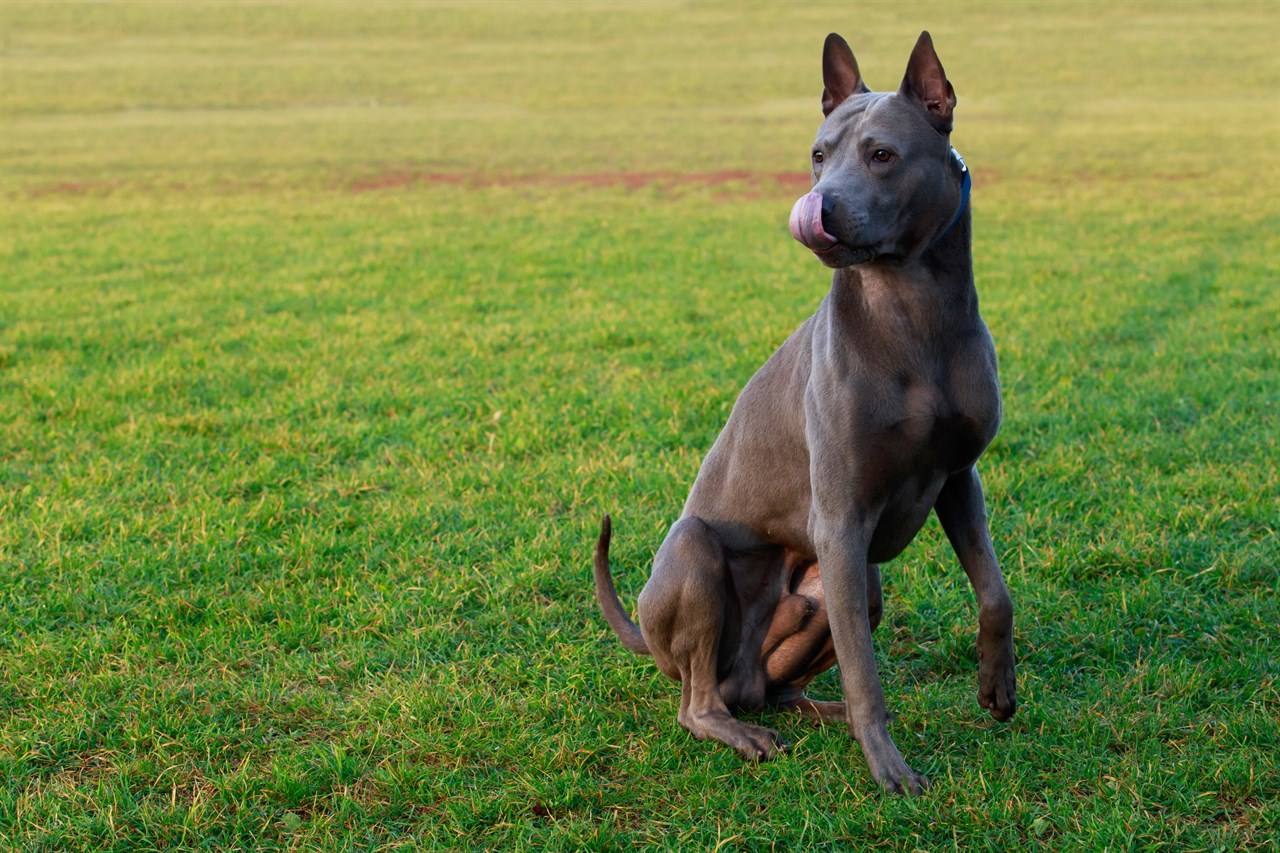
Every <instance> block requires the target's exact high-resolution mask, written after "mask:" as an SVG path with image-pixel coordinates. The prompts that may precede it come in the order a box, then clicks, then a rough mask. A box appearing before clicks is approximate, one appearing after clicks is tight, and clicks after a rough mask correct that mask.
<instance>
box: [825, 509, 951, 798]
mask: <svg viewBox="0 0 1280 853" xmlns="http://www.w3.org/2000/svg"><path fill="white" fill-rule="evenodd" d="M815 510H816V507H815ZM811 528H812V534H813V542H814V546H815V550H816V551H817V553H818V566H819V568H820V570H821V572H822V586H823V590H824V592H825V595H826V600H827V613H828V619H829V621H830V625H831V638H832V641H833V642H834V644H835V648H836V659H837V661H838V662H839V664H840V682H841V686H842V687H843V688H844V702H845V711H846V714H847V717H848V721H849V733H850V734H851V735H852V736H853V737H854V738H855V739H856V740H857V741H858V743H859V744H860V745H861V746H862V754H863V755H864V756H865V757H866V759H867V765H868V766H869V767H870V768H871V775H872V776H873V777H875V780H876V781H877V782H879V783H880V785H881V786H882V787H884V788H885V789H886V790H888V791H891V792H893V793H897V794H905V793H911V794H919V793H921V792H922V791H923V790H924V789H925V788H926V787H927V786H928V784H929V780H928V779H926V778H925V777H924V776H921V775H918V774H917V773H915V772H914V771H913V770H912V769H911V768H910V767H908V766H907V762H906V761H905V760H903V758H902V753H900V752H899V751H898V747H897V745H895V744H894V742H893V738H892V737H890V735H889V727H888V722H889V714H888V711H887V710H886V708H885V703H884V690H883V689H882V688H881V686H880V675H879V673H878V672H877V671H876V657H875V650H874V649H873V648H872V645H871V620H870V617H869V616H868V613H867V573H868V567H867V544H868V542H869V532H868V531H867V529H866V526H865V525H862V524H858V523H850V522H849V521H847V520H845V519H840V518H837V517H834V516H831V515H826V516H824V515H822V514H821V513H820V512H817V511H815V513H814V518H813V519H812V520H811Z"/></svg>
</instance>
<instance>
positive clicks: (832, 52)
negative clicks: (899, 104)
mask: <svg viewBox="0 0 1280 853" xmlns="http://www.w3.org/2000/svg"><path fill="white" fill-rule="evenodd" d="M822 87H823V88H822V114H823V115H824V116H829V115H831V111H832V110H834V109H835V108H836V107H838V106H840V105H841V104H842V103H844V100H845V98H847V97H849V96H850V95H861V94H863V93H864V92H870V91H871V90H870V89H868V88H867V84H866V83H863V82H862V72H860V71H858V60H856V59H854V58H853V51H852V50H850V49H849V43H848V42H846V41H845V40H844V39H842V38H840V36H838V35H836V34H835V33H832V34H831V35H829V36H827V43H826V44H824V45H823V46H822Z"/></svg>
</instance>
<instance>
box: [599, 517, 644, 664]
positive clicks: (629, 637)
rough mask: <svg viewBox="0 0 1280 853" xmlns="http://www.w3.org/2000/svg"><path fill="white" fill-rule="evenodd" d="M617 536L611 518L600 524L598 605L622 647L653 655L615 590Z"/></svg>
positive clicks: (603, 520)
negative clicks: (612, 552) (612, 545)
mask: <svg viewBox="0 0 1280 853" xmlns="http://www.w3.org/2000/svg"><path fill="white" fill-rule="evenodd" d="M612 536H613V524H612V522H611V521H610V520H609V516H607V515H606V516H605V517H604V518H603V519H602V520H601V522H600V539H599V540H598V541H597V542H596V559H595V575H596V601H598V602H599V603H600V610H601V612H602V613H604V618H605V619H606V620H607V621H608V623H609V627H610V628H612V629H613V633H615V634H617V635H618V639H619V640H621V641H622V645H624V646H626V647H627V648H628V649H630V650H631V651H633V652H635V653H636V654H638V655H647V654H650V652H649V646H648V644H647V643H645V641H644V634H642V633H640V626H639V625H637V624H636V623H635V622H632V621H631V617H630V616H628V615H627V611H626V610H625V609H624V608H623V606H622V602H621V601H619V600H618V591H617V590H616V589H614V587H613V576H612V575H611V574H609V540H610V538H612Z"/></svg>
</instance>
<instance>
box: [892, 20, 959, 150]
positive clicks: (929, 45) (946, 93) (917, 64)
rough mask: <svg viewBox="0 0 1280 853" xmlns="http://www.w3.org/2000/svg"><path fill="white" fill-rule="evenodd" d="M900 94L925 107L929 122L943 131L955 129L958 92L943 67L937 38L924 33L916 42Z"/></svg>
mask: <svg viewBox="0 0 1280 853" xmlns="http://www.w3.org/2000/svg"><path fill="white" fill-rule="evenodd" d="M898 94H899V95H904V96H906V97H908V98H911V99H912V100H913V101H915V102H916V103H918V104H920V106H922V107H924V109H925V112H926V113H928V115H929V123H930V124H932V125H933V127H934V129H935V130H937V131H938V132H939V133H950V132H951V111H952V110H954V109H955V108H956V92H955V89H952V88H951V83H950V81H948V80H947V73H946V72H945V71H943V70H942V63H941V62H940V61H939V60H938V54H937V53H936V52H935V51H934V49H933V39H931V38H929V33H928V32H927V31H926V32H923V33H921V34H920V38H919V40H918V41H916V47H915V50H913V51H911V58H910V59H909V60H907V74H906V76H905V77H903V78H902V86H901V87H899V89H898Z"/></svg>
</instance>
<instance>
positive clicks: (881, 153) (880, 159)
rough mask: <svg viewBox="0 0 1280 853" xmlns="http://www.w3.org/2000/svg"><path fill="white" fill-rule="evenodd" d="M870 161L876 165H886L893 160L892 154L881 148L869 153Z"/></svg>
mask: <svg viewBox="0 0 1280 853" xmlns="http://www.w3.org/2000/svg"><path fill="white" fill-rule="evenodd" d="M871 159H872V160H875V161H876V162H877V163H888V162H889V161H890V160H892V159H893V152H892V151H886V150H884V149H883V148H877V149H876V150H875V151H873V152H871Z"/></svg>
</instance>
